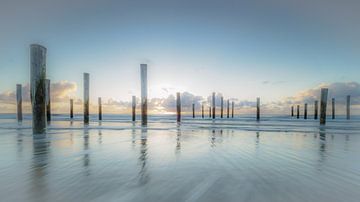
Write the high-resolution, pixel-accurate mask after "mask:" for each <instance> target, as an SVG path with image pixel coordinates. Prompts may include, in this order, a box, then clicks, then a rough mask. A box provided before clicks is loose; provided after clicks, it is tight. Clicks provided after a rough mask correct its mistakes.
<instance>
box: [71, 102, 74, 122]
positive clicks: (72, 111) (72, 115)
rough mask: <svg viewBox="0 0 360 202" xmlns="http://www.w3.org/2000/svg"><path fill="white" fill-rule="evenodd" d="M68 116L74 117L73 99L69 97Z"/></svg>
mask: <svg viewBox="0 0 360 202" xmlns="http://www.w3.org/2000/svg"><path fill="white" fill-rule="evenodd" d="M70 118H71V119H73V118H74V100H73V99H70Z"/></svg>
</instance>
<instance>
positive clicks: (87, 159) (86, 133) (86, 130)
mask: <svg viewBox="0 0 360 202" xmlns="http://www.w3.org/2000/svg"><path fill="white" fill-rule="evenodd" d="M89 165H90V154H89V128H88V127H87V126H85V128H84V156H83V166H84V168H85V175H90V167H89Z"/></svg>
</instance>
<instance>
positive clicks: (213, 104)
mask: <svg viewBox="0 0 360 202" xmlns="http://www.w3.org/2000/svg"><path fill="white" fill-rule="evenodd" d="M212 118H213V119H215V92H214V93H213V94H212Z"/></svg>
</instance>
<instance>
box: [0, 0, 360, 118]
mask: <svg viewBox="0 0 360 202" xmlns="http://www.w3.org/2000/svg"><path fill="white" fill-rule="evenodd" d="M358 19H360V1H356V0H341V1H340V0H302V1H298V0H266V1H265V0H217V1H215V0H191V1H190V0H181V1H180V0H152V1H149V0H127V1H125V0H102V1H100V0H61V1H52V0H32V1H27V0H1V1H0V26H1V32H0V53H1V54H0V70H1V74H0V113H1V112H13V111H14V109H15V108H14V107H15V105H14V90H15V86H16V84H17V83H20V84H23V86H24V90H26V88H27V84H28V83H29V77H30V76H29V74H30V66H29V45H30V44H32V43H39V44H41V45H43V46H45V47H46V48H47V49H48V54H47V77H48V78H49V79H50V80H51V82H52V83H53V85H54V86H53V89H54V91H55V92H54V93H53V94H54V95H53V97H52V99H53V100H54V102H58V103H57V105H54V106H55V108H56V109H55V110H56V112H58V113H62V112H67V105H68V99H69V98H75V99H77V100H78V104H79V108H80V107H81V98H82V93H83V91H82V79H83V72H88V73H90V91H91V93H90V96H91V101H92V103H93V105H94V106H93V107H94V110H95V105H96V100H97V97H102V98H103V100H105V103H107V105H108V106H107V107H108V110H107V111H108V112H114V111H116V112H119V113H121V112H127V111H128V106H129V103H128V102H129V101H130V100H131V96H132V95H136V96H140V64H141V63H146V64H148V82H149V83H148V86H149V93H148V95H149V98H150V99H153V103H152V106H153V109H154V112H160V113H165V112H169V111H170V112H172V111H173V110H172V108H173V103H174V102H173V101H174V97H173V96H174V95H175V93H176V92H178V91H179V92H182V93H183V95H184V99H189V101H185V103H189V105H190V104H191V103H192V102H197V107H198V106H199V105H200V104H201V103H203V102H204V101H205V102H206V101H207V97H208V96H209V95H211V93H212V92H217V94H218V97H220V96H224V98H225V99H231V100H232V101H234V102H236V106H237V107H238V108H239V109H238V110H239V111H244V112H249V111H247V110H246V107H248V108H250V109H252V107H253V104H254V101H255V100H256V97H261V101H262V104H264V105H266V106H268V107H269V110H268V112H269V113H276V112H287V111H288V105H289V104H290V105H292V104H294V103H296V104H302V103H303V102H305V101H309V102H310V101H313V99H314V98H313V97H311V96H313V94H314V92H315V95H316V92H318V91H316V90H318V89H319V87H321V86H330V87H332V88H330V89H329V90H330V93H332V94H331V95H332V96H334V97H336V99H337V100H339V105H341V103H342V102H341V101H342V99H344V96H346V95H343V94H344V92H347V93H349V94H351V95H352V97H353V102H352V103H353V104H354V107H355V108H359V109H360V106H357V105H358V104H360V88H359V87H358V86H359V82H360V79H359V75H360V68H359V67H360V57H359V55H360V24H359V23H358ZM314 89H316V90H315V91H314ZM336 89H341V91H339V92H337V91H336ZM25 93H26V92H25ZM25 100H26V99H25ZM25 105H26V104H25ZM186 106H187V105H185V107H186ZM155 108H156V110H155ZM242 108H244V110H242ZM339 109H341V107H340V108H339ZM79 111H81V110H80V109H79ZM105 111H106V110H105ZM359 112H360V110H359Z"/></svg>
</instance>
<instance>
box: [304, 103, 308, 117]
mask: <svg viewBox="0 0 360 202" xmlns="http://www.w3.org/2000/svg"><path fill="white" fill-rule="evenodd" d="M307 106H308V104H307V103H305V106H304V119H307Z"/></svg>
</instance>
